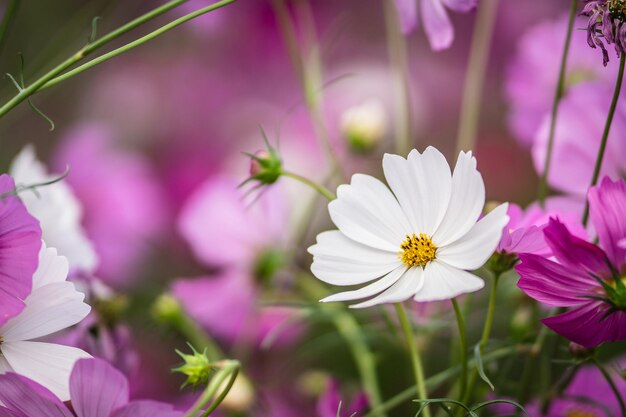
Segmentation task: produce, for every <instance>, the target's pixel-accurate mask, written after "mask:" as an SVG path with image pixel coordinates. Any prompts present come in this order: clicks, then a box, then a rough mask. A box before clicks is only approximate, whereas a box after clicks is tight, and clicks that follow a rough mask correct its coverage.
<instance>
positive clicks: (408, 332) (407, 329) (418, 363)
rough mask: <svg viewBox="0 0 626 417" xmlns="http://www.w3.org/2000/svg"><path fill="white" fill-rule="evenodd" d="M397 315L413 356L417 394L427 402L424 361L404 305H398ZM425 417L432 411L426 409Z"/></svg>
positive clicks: (428, 416)
mask: <svg viewBox="0 0 626 417" xmlns="http://www.w3.org/2000/svg"><path fill="white" fill-rule="evenodd" d="M395 306H396V313H397V314H398V319H399V320H400V325H401V327H402V330H403V331H404V337H405V339H406V343H407V345H408V347H409V354H410V356H411V364H412V365H413V373H414V374H415V383H416V387H417V394H418V396H419V399H420V400H427V399H428V394H427V392H426V383H425V379H424V366H423V365H422V359H421V358H420V355H419V352H418V351H417V345H416V344H415V336H414V335H413V328H412V326H411V323H410V322H409V318H408V317H407V315H406V310H405V309H404V306H403V305H402V303H396V304H395ZM424 416H425V417H430V410H429V408H428V407H426V408H425V409H424Z"/></svg>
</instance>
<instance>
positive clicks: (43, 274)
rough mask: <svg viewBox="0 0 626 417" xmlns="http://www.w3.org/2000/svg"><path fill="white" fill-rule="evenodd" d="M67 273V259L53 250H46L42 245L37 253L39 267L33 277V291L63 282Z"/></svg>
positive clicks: (44, 245)
mask: <svg viewBox="0 0 626 417" xmlns="http://www.w3.org/2000/svg"><path fill="white" fill-rule="evenodd" d="M68 273H69V264H68V262H67V258H66V257H64V256H59V255H58V253H57V250H56V249H55V248H47V247H46V244H45V243H43V244H42V247H41V250H40V251H39V265H38V266H37V270H36V271H35V275H33V290H36V289H37V288H40V287H43V286H44V285H47V284H52V283H53V282H63V281H65V280H66V279H67V274H68Z"/></svg>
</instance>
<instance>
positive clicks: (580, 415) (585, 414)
mask: <svg viewBox="0 0 626 417" xmlns="http://www.w3.org/2000/svg"><path fill="white" fill-rule="evenodd" d="M565 417H598V415H597V414H596V413H594V412H593V411H590V410H581V409H578V408H572V409H570V410H567V411H566V412H565Z"/></svg>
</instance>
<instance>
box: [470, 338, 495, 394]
mask: <svg viewBox="0 0 626 417" xmlns="http://www.w3.org/2000/svg"><path fill="white" fill-rule="evenodd" d="M474 358H475V359H476V370H477V371H478V375H479V376H480V379H482V380H483V381H485V382H486V383H487V385H489V387H490V388H491V390H492V391H495V390H496V387H494V386H493V383H491V381H490V380H489V378H488V377H487V374H485V368H484V366H483V358H482V356H481V354H480V345H476V346H475V347H474Z"/></svg>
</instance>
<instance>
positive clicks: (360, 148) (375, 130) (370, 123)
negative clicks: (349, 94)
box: [341, 99, 387, 152]
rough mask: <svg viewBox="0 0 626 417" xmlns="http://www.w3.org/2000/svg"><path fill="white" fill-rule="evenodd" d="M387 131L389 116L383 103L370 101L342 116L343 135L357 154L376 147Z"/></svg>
mask: <svg viewBox="0 0 626 417" xmlns="http://www.w3.org/2000/svg"><path fill="white" fill-rule="evenodd" d="M386 131H387V115H386V113H385V108H384V107H383V105H382V103H381V102H380V101H378V100H375V99H370V100H367V101H366V102H364V103H363V104H361V105H359V106H354V107H351V108H349V109H348V110H346V111H345V112H344V113H343V114H342V115H341V134H342V136H343V137H344V138H345V140H346V141H347V142H348V145H349V146H350V148H351V149H352V150H353V151H355V152H368V151H370V150H372V149H374V148H375V147H376V145H378V143H380V141H381V140H382V139H383V137H384V136H385V133H386Z"/></svg>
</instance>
